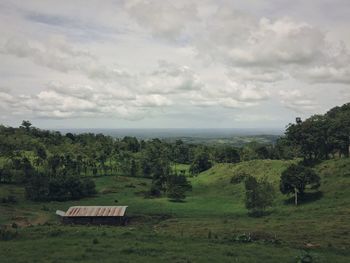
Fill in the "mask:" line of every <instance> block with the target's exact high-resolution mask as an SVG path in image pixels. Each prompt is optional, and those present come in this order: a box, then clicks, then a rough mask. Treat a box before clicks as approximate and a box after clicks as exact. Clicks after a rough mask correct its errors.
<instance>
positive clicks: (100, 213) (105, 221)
mask: <svg viewBox="0 0 350 263" xmlns="http://www.w3.org/2000/svg"><path fill="white" fill-rule="evenodd" d="M126 208H127V206H72V207H70V208H69V209H68V210H67V212H63V211H60V210H57V211H56V214H57V215H59V216H61V218H62V222H63V223H66V224H93V225H125V224H126V223H127V217H126V215H125V212H126Z"/></svg>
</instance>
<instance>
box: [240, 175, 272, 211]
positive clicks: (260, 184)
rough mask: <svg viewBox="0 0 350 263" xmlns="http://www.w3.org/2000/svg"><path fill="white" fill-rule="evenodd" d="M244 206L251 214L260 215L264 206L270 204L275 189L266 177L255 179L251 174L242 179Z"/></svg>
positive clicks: (264, 208)
mask: <svg viewBox="0 0 350 263" xmlns="http://www.w3.org/2000/svg"><path fill="white" fill-rule="evenodd" d="M244 186H245V191H246V194H245V206H246V208H247V209H248V210H249V211H250V214H251V215H254V216H261V215H263V214H264V212H265V210H266V208H267V207H268V206H271V205H272V202H273V199H274V196H275V191H274V188H273V186H272V184H271V183H269V182H268V181H267V180H266V179H264V178H263V179H260V180H259V181H258V180H256V178H255V177H253V176H247V177H246V179H245V181H244Z"/></svg>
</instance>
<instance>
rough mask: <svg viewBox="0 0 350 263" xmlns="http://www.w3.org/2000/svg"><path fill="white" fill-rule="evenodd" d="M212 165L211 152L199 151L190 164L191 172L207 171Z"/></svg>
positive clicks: (194, 173)
mask: <svg viewBox="0 0 350 263" xmlns="http://www.w3.org/2000/svg"><path fill="white" fill-rule="evenodd" d="M211 167H212V163H211V161H210V159H209V153H208V152H207V151H205V150H202V151H201V152H200V153H198V154H197V155H196V157H195V159H194V161H193V162H192V164H191V166H190V169H189V170H190V173H191V174H193V175H196V174H199V173H201V172H203V171H206V170H208V169H210V168H211Z"/></svg>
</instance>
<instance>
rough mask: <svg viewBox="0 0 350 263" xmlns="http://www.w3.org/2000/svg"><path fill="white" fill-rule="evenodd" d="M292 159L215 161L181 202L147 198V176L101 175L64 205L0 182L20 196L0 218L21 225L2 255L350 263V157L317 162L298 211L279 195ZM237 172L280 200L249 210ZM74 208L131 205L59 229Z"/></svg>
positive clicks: (3, 191) (15, 258)
mask: <svg viewBox="0 0 350 263" xmlns="http://www.w3.org/2000/svg"><path fill="white" fill-rule="evenodd" d="M293 162H295V161H281V160H254V161H248V162H241V163H238V164H217V165H215V166H214V167H213V168H211V169H209V170H207V171H205V172H203V173H201V174H199V175H198V176H195V177H190V178H189V179H190V180H191V183H192V186H193V190H192V191H191V192H189V193H188V195H187V198H186V199H185V201H184V202H171V201H169V200H168V198H166V197H163V198H144V192H145V191H147V189H149V186H150V183H151V181H150V180H149V179H145V178H135V177H127V176H105V177H98V178H95V179H94V180H95V183H96V186H97V190H98V194H97V195H96V196H95V197H92V198H84V199H81V200H79V201H67V202H32V201H28V200H26V199H25V197H24V189H23V188H22V187H20V186H14V185H1V186H0V198H3V197H5V196H8V195H14V196H16V198H17V203H15V204H1V206H0V224H2V225H4V224H7V225H12V224H13V223H15V225H16V227H17V228H16V230H12V232H14V231H16V232H17V235H14V237H13V238H11V240H8V241H5V240H2V241H0V247H1V250H0V259H1V260H0V261H1V262H77V261H81V262H165V261H168V262H302V261H300V260H301V259H302V258H304V259H305V258H306V257H305V255H311V257H312V259H313V261H312V262H349V259H350V252H349V251H350V250H349V249H350V237H349V236H350V235H349V234H350V220H349V219H350V216H349V215H350V187H349V186H350V172H349V171H350V159H345V158H344V159H335V160H329V161H324V162H321V163H319V164H318V165H316V166H315V167H314V169H315V170H316V171H317V172H318V173H319V174H320V176H321V179H322V186H321V188H320V191H321V194H319V195H317V196H310V197H309V200H304V202H303V203H302V204H301V205H300V206H297V207H295V206H294V205H293V204H292V203H291V202H289V201H288V197H286V196H283V195H281V194H280V193H279V192H278V183H279V177H280V174H281V172H282V171H283V170H284V169H285V168H286V167H288V165H290V164H291V163H293ZM187 168H188V167H186V166H180V167H178V168H177V169H187ZM238 172H246V173H249V174H251V175H254V176H256V177H266V178H267V179H268V180H269V181H271V182H273V183H274V186H275V188H276V192H277V196H276V198H275V201H274V204H273V206H272V207H271V208H270V209H269V210H268V213H267V215H265V216H264V217H261V218H253V217H249V216H248V215H247V210H246V209H245V206H244V187H243V184H237V185H233V184H231V183H230V180H231V178H232V176H233V175H234V174H236V173H238ZM73 205H127V206H129V207H128V210H127V215H128V216H129V217H130V224H129V225H127V226H124V227H112V226H71V225H62V224H61V223H60V221H59V218H58V217H57V216H56V215H55V211H56V210H57V209H60V210H64V211H65V210H67V209H68V207H70V206H73ZM248 237H249V238H248ZM306 259H307V258H306ZM298 260H299V261H298Z"/></svg>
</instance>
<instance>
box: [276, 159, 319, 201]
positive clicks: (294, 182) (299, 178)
mask: <svg viewBox="0 0 350 263" xmlns="http://www.w3.org/2000/svg"><path fill="white" fill-rule="evenodd" d="M307 187H308V188H310V189H314V190H315V189H318V188H319V187H320V177H319V176H318V175H317V174H316V173H315V171H314V170H312V169H311V168H309V167H305V166H303V165H300V164H292V165H291V166H289V167H288V168H287V169H286V170H284V171H283V172H282V174H281V181H280V190H281V192H282V194H290V193H294V202H295V205H298V194H299V195H303V194H304V192H305V190H306V188H307Z"/></svg>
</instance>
